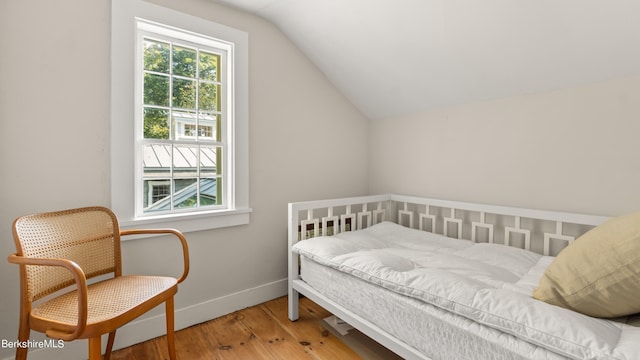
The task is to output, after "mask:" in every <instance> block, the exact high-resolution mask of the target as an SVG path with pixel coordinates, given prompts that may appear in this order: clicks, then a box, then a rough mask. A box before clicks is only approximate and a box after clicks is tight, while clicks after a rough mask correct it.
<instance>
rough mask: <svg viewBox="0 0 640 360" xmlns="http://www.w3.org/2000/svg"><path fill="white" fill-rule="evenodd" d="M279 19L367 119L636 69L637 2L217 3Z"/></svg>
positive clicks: (639, 48)
mask: <svg viewBox="0 0 640 360" xmlns="http://www.w3.org/2000/svg"><path fill="white" fill-rule="evenodd" d="M213 1H216V2H218V3H223V4H226V5H230V6H234V7H237V8H240V9H242V10H245V11H249V12H252V13H255V14H257V15H259V16H261V17H263V18H265V19H267V20H269V21H271V22H272V23H273V24H275V25H276V26H277V27H278V28H280V29H281V31H282V32H284V34H286V35H287V36H288V37H289V38H290V39H291V40H292V41H293V42H294V43H295V44H296V45H297V46H298V47H299V48H300V49H301V50H302V51H303V52H304V53H305V54H306V55H307V56H308V57H309V58H310V59H311V60H312V61H313V62H314V63H315V64H316V65H317V66H318V67H319V68H320V69H321V70H322V71H323V72H324V73H325V74H326V76H327V77H328V78H329V79H330V80H331V81H332V82H333V83H334V84H335V85H336V86H337V87H338V88H339V89H340V90H341V91H342V92H343V93H344V94H345V95H346V96H347V97H348V98H349V99H350V100H351V101H352V102H353V104H355V105H356V106H357V107H358V108H359V109H360V110H361V111H362V112H363V113H364V114H365V115H366V116H368V117H369V118H371V119H382V118H391V117H396V116H401V115H405V114H411V113H417V112H421V111H426V110H432V109H436V108H440V107H446V106H451V105H456V104H461V103H467V102H474V101H481V100H487V99H495V98H501V97H508V96H514V95H521V94H527V93H533V92H539V91H547V90H552V89H558V88H564V87H572V86H577V85H581V84H587V83H592V82H597V81H602V80H606V79H610V78H616V77H623V76H630V75H637V74H640V1H638V0H609V1H603V0H482V1H478V0H318V1H312V0H213Z"/></svg>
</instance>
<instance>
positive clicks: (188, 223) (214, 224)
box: [120, 208, 253, 241]
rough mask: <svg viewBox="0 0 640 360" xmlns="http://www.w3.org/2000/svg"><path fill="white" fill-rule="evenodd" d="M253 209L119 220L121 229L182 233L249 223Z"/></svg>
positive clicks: (135, 236)
mask: <svg viewBox="0 0 640 360" xmlns="http://www.w3.org/2000/svg"><path fill="white" fill-rule="evenodd" d="M252 211H253V209H251V208H247V209H235V210H223V211H211V212H205V213H199V214H180V215H165V216H153V217H145V218H139V219H132V220H120V229H121V230H132V229H157V228H173V229H177V230H179V231H180V232H182V233H188V232H193V231H201V230H211V229H218V228H222V227H229V226H238V225H246V224H249V219H250V215H251V212H252ZM149 236H150V235H130V236H125V237H123V238H122V240H123V241H126V240H133V239H138V238H143V237H149Z"/></svg>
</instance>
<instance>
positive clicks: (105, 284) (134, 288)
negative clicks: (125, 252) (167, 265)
mask: <svg viewBox="0 0 640 360" xmlns="http://www.w3.org/2000/svg"><path fill="white" fill-rule="evenodd" d="M176 284H177V279H176V278H172V277H164V276H136V275H125V276H119V277H117V278H113V279H108V280H104V281H100V282H98V283H95V284H91V285H89V286H88V287H87V295H88V296H87V307H88V314H87V328H86V329H85V334H86V336H83V337H91V336H93V335H95V333H96V331H94V330H92V325H94V324H98V323H101V322H104V321H105V320H109V319H111V321H112V322H111V324H112V326H113V327H114V328H117V327H119V326H121V325H122V324H120V321H117V318H118V317H122V318H125V317H126V319H124V321H122V323H126V322H127V321H129V320H130V319H131V318H132V316H128V315H129V313H130V312H131V311H134V310H135V309H136V308H139V307H140V306H141V305H144V307H146V308H148V305H149V304H147V303H148V302H149V301H154V302H157V303H158V304H161V303H162V302H163V301H164V299H166V298H167V297H169V296H172V295H173V294H175V293H176V291H177V287H176ZM163 292H166V294H164V296H159V295H160V294H162V293H163ZM136 316H137V315H134V316H133V317H136ZM30 321H31V324H32V326H33V328H34V329H35V330H38V329H39V328H40V326H39V325H42V327H41V329H42V330H43V331H46V329H48V328H49V327H50V326H51V325H50V324H51V322H55V323H57V324H56V325H57V326H56V327H59V330H67V331H70V330H72V329H73V328H74V327H75V326H76V324H77V322H78V297H77V292H76V291H71V292H68V293H66V294H64V295H61V296H59V297H57V298H54V299H51V300H49V301H47V302H45V303H43V304H41V305H39V306H38V307H36V308H34V309H32V310H31V320H30ZM45 324H46V325H45ZM96 330H99V331H98V332H100V333H104V330H103V329H96Z"/></svg>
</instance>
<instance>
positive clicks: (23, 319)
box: [16, 313, 31, 360]
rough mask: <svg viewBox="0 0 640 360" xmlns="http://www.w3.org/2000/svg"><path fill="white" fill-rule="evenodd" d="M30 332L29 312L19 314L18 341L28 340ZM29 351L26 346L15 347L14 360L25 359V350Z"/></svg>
mask: <svg viewBox="0 0 640 360" xmlns="http://www.w3.org/2000/svg"><path fill="white" fill-rule="evenodd" d="M30 334H31V329H30V328H29V314H28V313H27V314H26V316H25V315H24V314H22V315H20V323H19V325H18V341H20V342H21V343H23V342H26V341H27V340H29V335H30ZM28 351H29V348H28V347H18V348H17V349H16V360H26V359H27V352H28Z"/></svg>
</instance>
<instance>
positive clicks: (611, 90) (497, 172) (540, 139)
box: [369, 76, 640, 215]
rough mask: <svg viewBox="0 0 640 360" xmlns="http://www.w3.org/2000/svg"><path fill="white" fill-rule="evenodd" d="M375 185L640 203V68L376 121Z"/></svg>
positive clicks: (584, 203)
mask: <svg viewBox="0 0 640 360" xmlns="http://www.w3.org/2000/svg"><path fill="white" fill-rule="evenodd" d="M370 131H371V137H370V139H369V141H370V150H371V152H370V157H369V162H370V191H371V192H372V193H385V192H392V193H407V194H411V195H420V196H430V197H436V198H446V199H452V200H465V201H472V202H485V203H487V202H488V203H495V204H501V205H514V206H521V207H533V208H541V209H550V210H559V211H573V212H585V213H593V214H603V215H616V214H623V213H626V212H630V211H635V210H639V209H640V191H638V184H640V161H639V160H638V156H639V154H640V141H639V140H638V136H639V134H640V77H637V76H636V77H628V78H623V79H617V80H611V81H607V82H602V83H597V84H591V85H586V86H580V87H575V88H570V89H563V90H558V91H552V92H546V93H541V94H532V95H527V96H519V97H513V98H507V99H500V100H495V101H486V102H480V103H473V104H466V105H462V106H457V107H452V108H447V109H442V110H438V111H432V112H427V113H422V114H414V115H411V116H406V117H402V118H395V119H387V120H385V121H373V122H372V123H371V128H370Z"/></svg>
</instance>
